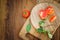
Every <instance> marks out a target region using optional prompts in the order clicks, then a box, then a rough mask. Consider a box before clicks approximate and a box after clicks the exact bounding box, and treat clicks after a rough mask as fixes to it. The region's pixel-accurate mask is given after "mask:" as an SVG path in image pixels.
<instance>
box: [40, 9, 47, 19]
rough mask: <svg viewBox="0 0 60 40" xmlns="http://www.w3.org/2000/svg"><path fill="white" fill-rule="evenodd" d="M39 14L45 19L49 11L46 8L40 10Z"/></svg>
mask: <svg viewBox="0 0 60 40" xmlns="http://www.w3.org/2000/svg"><path fill="white" fill-rule="evenodd" d="M39 16H40V18H41V19H45V18H46V17H47V13H46V12H45V10H40V11H39Z"/></svg>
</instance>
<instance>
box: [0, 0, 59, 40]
mask: <svg viewBox="0 0 60 40" xmlns="http://www.w3.org/2000/svg"><path fill="white" fill-rule="evenodd" d="M23 2H24V0H0V3H1V5H0V10H2V11H1V12H2V13H1V15H0V17H2V18H1V19H0V40H23V39H22V38H21V37H19V32H20V30H21V28H22V26H23V24H24V23H25V21H26V19H24V18H23V17H22V10H23V6H24V4H23ZM29 2H30V1H29ZM5 3H7V4H5ZM33 3H34V4H31V5H33V6H34V5H35V2H33ZM5 6H7V8H6V9H7V10H8V13H7V15H5V12H6V10H5ZM33 6H31V8H30V9H29V10H31V9H32V7H33ZM29 7H30V6H29ZM59 7H60V6H59ZM1 8H3V9H1ZM3 10H4V11H3ZM3 14H4V15H3ZM2 15H3V16H2ZM5 16H7V18H5ZM4 20H5V21H4ZM4 22H5V23H4ZM4 24H5V26H4ZM4 29H5V30H4ZM27 36H28V38H29V39H30V40H39V39H38V38H36V37H34V36H32V35H30V34H28V35H27ZM4 38H5V39H4ZM52 40H60V27H59V28H58V29H57V31H56V32H55V34H54V37H53V38H52Z"/></svg>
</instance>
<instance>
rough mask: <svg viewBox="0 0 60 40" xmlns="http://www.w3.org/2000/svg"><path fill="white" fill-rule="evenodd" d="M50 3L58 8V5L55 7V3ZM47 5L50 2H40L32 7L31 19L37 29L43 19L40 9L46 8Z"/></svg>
mask: <svg viewBox="0 0 60 40" xmlns="http://www.w3.org/2000/svg"><path fill="white" fill-rule="evenodd" d="M49 5H51V6H53V8H55V9H54V10H57V7H55V5H54V4H49ZM47 6H48V3H40V4H37V5H36V6H35V7H34V8H33V9H32V11H31V16H30V19H31V23H32V25H33V27H34V28H35V29H38V28H39V24H38V23H39V21H41V19H40V18H39V16H38V11H39V10H41V9H45V8H46V7H47Z"/></svg>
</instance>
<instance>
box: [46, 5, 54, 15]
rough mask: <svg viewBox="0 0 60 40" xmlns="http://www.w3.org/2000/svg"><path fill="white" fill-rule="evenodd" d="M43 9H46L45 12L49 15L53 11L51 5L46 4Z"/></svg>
mask: <svg viewBox="0 0 60 40" xmlns="http://www.w3.org/2000/svg"><path fill="white" fill-rule="evenodd" d="M45 10H46V12H47V14H48V15H50V14H53V13H54V9H53V7H52V6H48V7H47V8H46V9H45Z"/></svg>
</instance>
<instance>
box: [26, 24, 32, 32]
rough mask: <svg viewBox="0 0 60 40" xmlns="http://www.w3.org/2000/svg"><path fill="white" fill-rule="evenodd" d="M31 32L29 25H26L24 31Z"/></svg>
mask: <svg viewBox="0 0 60 40" xmlns="http://www.w3.org/2000/svg"><path fill="white" fill-rule="evenodd" d="M30 30H31V24H28V25H27V27H26V31H27V32H29V31H30Z"/></svg>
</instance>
